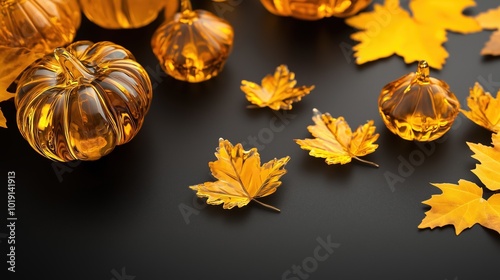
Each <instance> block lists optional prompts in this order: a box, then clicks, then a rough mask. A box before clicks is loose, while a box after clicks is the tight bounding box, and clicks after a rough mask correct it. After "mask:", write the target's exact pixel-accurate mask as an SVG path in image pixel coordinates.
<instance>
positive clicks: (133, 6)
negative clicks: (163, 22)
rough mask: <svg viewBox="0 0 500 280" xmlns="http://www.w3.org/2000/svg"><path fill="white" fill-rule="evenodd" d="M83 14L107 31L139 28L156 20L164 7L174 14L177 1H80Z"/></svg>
mask: <svg viewBox="0 0 500 280" xmlns="http://www.w3.org/2000/svg"><path fill="white" fill-rule="evenodd" d="M80 4H81V6H82V10H83V13H84V14H85V16H86V17H87V18H88V19H89V20H90V21H92V22H93V23H95V24H97V25H99V26H100V27H103V28H108V29H128V28H139V27H143V26H146V25H148V24H149V23H151V22H152V21H153V20H155V19H156V17H157V16H158V13H159V12H160V11H161V9H163V8H164V7H165V12H166V13H175V12H176V11H177V8H178V5H179V4H178V0H146V1H145V0H80Z"/></svg>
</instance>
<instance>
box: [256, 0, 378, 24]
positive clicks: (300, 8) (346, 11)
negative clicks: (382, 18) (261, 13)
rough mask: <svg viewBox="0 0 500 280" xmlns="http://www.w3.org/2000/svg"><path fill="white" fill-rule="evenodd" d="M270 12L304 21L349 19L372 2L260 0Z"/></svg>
mask: <svg viewBox="0 0 500 280" xmlns="http://www.w3.org/2000/svg"><path fill="white" fill-rule="evenodd" d="M260 2H261V3H262V5H264V7H266V9H267V10H268V11H270V12H271V13H273V14H275V15H278V16H291V17H295V18H298V19H304V20H318V19H322V18H325V17H332V16H333V17H349V16H352V15H354V14H356V13H357V12H359V11H360V10H362V9H364V8H366V6H368V4H370V2H371V0H260Z"/></svg>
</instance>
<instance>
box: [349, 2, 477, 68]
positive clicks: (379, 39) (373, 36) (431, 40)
mask: <svg viewBox="0 0 500 280" xmlns="http://www.w3.org/2000/svg"><path fill="white" fill-rule="evenodd" d="M471 2H472V4H474V2H473V1H470V0H458V1H457V0H454V1H452V0H446V1H435V0H412V1H411V2H410V7H411V8H412V11H413V14H414V17H411V16H410V14H409V13H408V11H406V10H404V9H403V8H401V7H400V5H399V0H385V2H384V5H380V4H374V9H373V11H370V12H364V13H361V14H359V15H356V16H353V17H350V18H348V19H346V23H347V24H348V25H350V26H352V27H355V28H357V29H359V30H361V31H359V32H356V33H353V34H352V35H351V38H352V39H353V40H356V41H359V42H360V43H359V44H357V45H356V46H354V47H353V50H354V51H355V53H354V57H355V58H356V63H357V64H363V63H366V62H369V61H374V60H377V59H380V58H385V57H388V56H391V55H393V54H397V55H399V56H401V57H403V58H404V61H405V62H406V63H412V62H415V61H419V60H427V62H428V64H429V66H431V67H433V68H437V69H441V68H442V66H443V64H444V63H445V61H446V58H447V57H448V52H447V51H446V49H445V48H444V47H443V43H444V42H446V40H447V38H446V29H448V30H452V31H458V32H463V33H470V32H475V31H479V30H480V27H479V25H478V23H477V22H476V21H475V20H474V19H473V18H470V17H465V16H464V15H462V13H461V10H462V9H463V8H465V7H467V6H471V5H472V4H471Z"/></svg>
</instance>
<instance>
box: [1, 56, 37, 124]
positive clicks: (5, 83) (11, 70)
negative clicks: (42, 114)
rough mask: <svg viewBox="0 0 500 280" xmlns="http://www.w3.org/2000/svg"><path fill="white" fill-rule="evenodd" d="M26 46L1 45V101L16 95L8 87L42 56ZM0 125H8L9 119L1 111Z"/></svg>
mask: <svg viewBox="0 0 500 280" xmlns="http://www.w3.org/2000/svg"><path fill="white" fill-rule="evenodd" d="M41 56H42V55H41V54H37V53H34V52H32V51H30V50H28V49H25V48H10V47H5V46H0V65H1V66H2V67H1V68H0V102H2V101H5V100H8V99H10V98H12V97H14V95H13V94H11V93H9V92H8V91H7V89H8V88H9V86H10V84H12V82H14V80H15V79H16V78H17V76H19V74H20V73H21V72H22V71H23V70H24V69H25V68H26V67H27V66H28V65H30V64H31V63H32V62H33V61H35V60H36V59H37V58H39V57H41ZM0 126H1V127H7V120H6V119H5V117H4V115H3V113H2V111H0Z"/></svg>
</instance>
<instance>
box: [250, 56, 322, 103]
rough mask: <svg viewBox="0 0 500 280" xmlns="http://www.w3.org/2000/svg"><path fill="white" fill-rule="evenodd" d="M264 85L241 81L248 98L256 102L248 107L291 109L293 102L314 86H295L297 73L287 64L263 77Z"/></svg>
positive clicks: (251, 101)
mask: <svg viewBox="0 0 500 280" xmlns="http://www.w3.org/2000/svg"><path fill="white" fill-rule="evenodd" d="M261 83H262V86H259V85H258V84H256V83H254V82H249V81H246V80H243V81H241V90H242V91H243V92H244V93H245V95H246V98H247V100H248V101H249V102H250V103H252V104H254V105H250V106H248V107H250V108H254V107H261V108H262V107H269V108H271V109H273V110H280V109H282V110H290V109H292V103H294V102H298V101H300V100H301V99H302V97H304V96H306V95H307V94H309V93H310V92H311V91H312V90H313V89H314V86H301V87H295V85H296V84H297V81H296V80H295V73H293V72H290V71H289V70H288V67H287V66H286V65H280V66H278V67H277V68H276V71H275V72H274V75H267V76H265V77H264V78H263V79H262V82H261Z"/></svg>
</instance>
